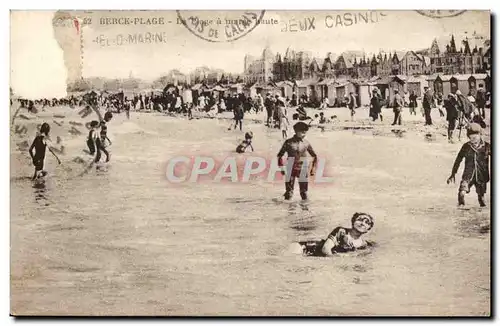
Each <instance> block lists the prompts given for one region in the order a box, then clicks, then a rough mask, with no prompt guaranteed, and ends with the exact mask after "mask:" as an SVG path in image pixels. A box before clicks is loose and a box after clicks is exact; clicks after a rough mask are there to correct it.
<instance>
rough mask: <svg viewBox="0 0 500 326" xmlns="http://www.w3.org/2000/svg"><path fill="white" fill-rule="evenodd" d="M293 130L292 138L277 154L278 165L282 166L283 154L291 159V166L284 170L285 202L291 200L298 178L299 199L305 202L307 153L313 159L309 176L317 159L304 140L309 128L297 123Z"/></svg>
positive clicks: (307, 182)
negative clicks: (285, 176)
mask: <svg viewBox="0 0 500 326" xmlns="http://www.w3.org/2000/svg"><path fill="white" fill-rule="evenodd" d="M293 130H294V131H295V135H294V136H293V137H292V138H289V139H287V140H285V142H284V143H283V146H282V147H281V150H280V151H279V153H278V165H279V166H280V167H283V166H284V165H283V160H282V158H283V155H284V154H285V153H286V154H287V156H288V158H293V160H291V161H292V162H289V163H290V164H291V165H288V166H287V169H286V170H287V172H288V174H287V178H286V180H287V181H285V195H284V196H285V200H290V199H291V198H292V195H293V188H294V185H295V179H296V178H297V177H298V178H299V188H300V197H301V198H302V199H303V200H306V199H307V189H308V185H309V181H308V175H309V171H306V170H305V169H306V168H308V166H307V153H309V154H310V155H311V156H312V157H313V158H314V160H313V164H312V168H311V169H310V171H311V172H310V175H311V176H314V171H315V169H316V163H317V160H318V157H317V155H316V153H315V152H314V150H313V148H312V146H311V144H310V143H309V142H308V141H307V140H305V139H304V138H305V136H306V133H307V131H308V130H309V126H308V125H307V124H306V123H304V122H297V123H296V124H295V125H294V126H293ZM304 163H305V164H304ZM303 170H304V171H303ZM308 170H309V169H308ZM281 173H282V174H283V175H284V174H285V171H284V170H282V172H281Z"/></svg>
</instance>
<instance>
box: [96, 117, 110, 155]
mask: <svg viewBox="0 0 500 326" xmlns="http://www.w3.org/2000/svg"><path fill="white" fill-rule="evenodd" d="M112 118H113V114H112V113H111V112H106V113H105V114H104V120H103V121H101V124H100V127H101V132H100V133H99V136H98V137H97V138H96V141H95V145H96V156H95V160H94V163H99V161H100V160H101V152H104V155H106V162H109V159H110V155H109V152H108V150H107V149H106V147H107V146H108V142H109V145H112V143H111V140H110V139H109V138H108V126H107V123H108V122H109V121H111V119H112Z"/></svg>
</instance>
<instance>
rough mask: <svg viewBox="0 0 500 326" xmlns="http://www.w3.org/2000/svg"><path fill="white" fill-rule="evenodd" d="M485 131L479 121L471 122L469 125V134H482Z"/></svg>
mask: <svg viewBox="0 0 500 326" xmlns="http://www.w3.org/2000/svg"><path fill="white" fill-rule="evenodd" d="M482 131H483V128H481V126H480V125H479V124H477V123H471V124H470V125H469V128H467V136H469V135H473V134H481V133H482Z"/></svg>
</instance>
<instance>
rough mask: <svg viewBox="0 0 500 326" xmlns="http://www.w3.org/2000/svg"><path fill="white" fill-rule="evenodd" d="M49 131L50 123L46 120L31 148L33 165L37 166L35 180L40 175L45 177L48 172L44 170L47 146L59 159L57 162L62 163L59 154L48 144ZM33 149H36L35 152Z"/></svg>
mask: <svg viewBox="0 0 500 326" xmlns="http://www.w3.org/2000/svg"><path fill="white" fill-rule="evenodd" d="M49 133H50V125H49V124H48V123H46V122H44V123H43V124H42V126H41V127H40V133H39V134H38V135H37V136H36V137H35V139H34V140H33V143H32V144H31V146H30V148H29V153H30V156H31V159H32V161H33V165H34V166H35V174H33V180H36V179H37V178H39V177H44V176H46V175H47V172H46V171H44V169H43V165H44V161H45V150H46V149H47V148H48V149H49V151H50V152H51V153H52V155H54V157H55V158H56V159H57V163H58V164H61V160H59V158H58V157H57V155H56V154H55V153H54V152H53V151H52V149H51V148H50V147H49V146H48V141H49ZM33 149H34V150H35V152H34V153H33Z"/></svg>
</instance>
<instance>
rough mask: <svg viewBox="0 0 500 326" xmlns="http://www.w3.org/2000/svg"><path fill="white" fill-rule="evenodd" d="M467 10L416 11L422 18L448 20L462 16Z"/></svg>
mask: <svg viewBox="0 0 500 326" xmlns="http://www.w3.org/2000/svg"><path fill="white" fill-rule="evenodd" d="M466 11H467V10H440V9H436V10H416V12H418V13H419V14H421V15H422V16H426V17H430V18H448V17H455V16H458V15H461V14H463V13H464V12H466Z"/></svg>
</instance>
